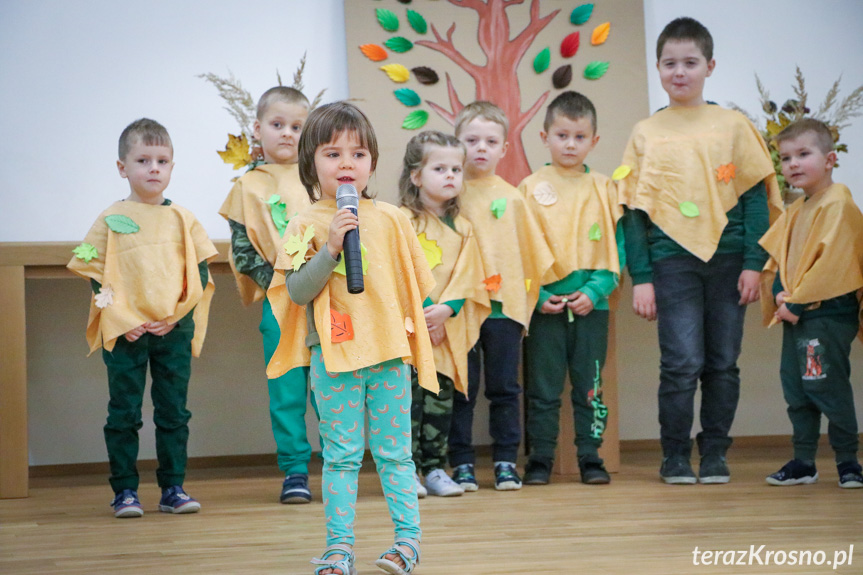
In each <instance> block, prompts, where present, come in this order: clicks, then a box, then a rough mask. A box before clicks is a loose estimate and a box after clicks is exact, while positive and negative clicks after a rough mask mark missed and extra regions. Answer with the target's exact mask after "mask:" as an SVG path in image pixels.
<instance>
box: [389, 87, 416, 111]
mask: <svg viewBox="0 0 863 575" xmlns="http://www.w3.org/2000/svg"><path fill="white" fill-rule="evenodd" d="M393 94H395V95H396V98H398V101H399V102H401V103H402V104H404V105H405V106H408V107H410V106H419V105H420V102H422V100H421V99H420V96H419V94H417V93H416V92H414V91H413V90H411V89H410V88H399V89H398V90H395V91H394V92H393Z"/></svg>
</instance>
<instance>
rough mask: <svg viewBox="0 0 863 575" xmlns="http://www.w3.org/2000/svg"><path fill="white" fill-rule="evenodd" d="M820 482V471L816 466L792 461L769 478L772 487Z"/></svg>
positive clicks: (797, 460) (796, 460) (768, 481)
mask: <svg viewBox="0 0 863 575" xmlns="http://www.w3.org/2000/svg"><path fill="white" fill-rule="evenodd" d="M816 481H818V470H817V469H815V466H814V465H809V464H807V463H803V462H802V461H800V460H799V459H792V460H791V461H789V462H788V463H786V464H785V465H783V466H782V469H780V470H779V471H777V472H776V473H772V474H770V475H768V476H767V483H769V484H770V485H782V486H786V485H809V484H812V483H815V482H816Z"/></svg>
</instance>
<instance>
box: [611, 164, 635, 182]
mask: <svg viewBox="0 0 863 575" xmlns="http://www.w3.org/2000/svg"><path fill="white" fill-rule="evenodd" d="M631 172H632V168H630V167H629V166H627V165H626V164H623V165H621V166H617V168H615V170H614V171H613V172H612V173H611V179H612V180H614V181H615V182H619V181H620V180H622V179H623V178H625V177H626V176H628V175H629V174H630V173H631Z"/></svg>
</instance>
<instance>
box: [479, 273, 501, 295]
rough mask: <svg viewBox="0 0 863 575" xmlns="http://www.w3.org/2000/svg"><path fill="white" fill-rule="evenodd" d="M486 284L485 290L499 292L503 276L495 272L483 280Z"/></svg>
mask: <svg viewBox="0 0 863 575" xmlns="http://www.w3.org/2000/svg"><path fill="white" fill-rule="evenodd" d="M482 283H484V284H485V290H486V291H490V292H492V293H497V292H498V291H499V290H500V284H501V278H500V274H494V275H493V276H489V277H487V278H485V279H484V280H482Z"/></svg>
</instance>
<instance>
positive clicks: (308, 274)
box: [285, 244, 342, 305]
mask: <svg viewBox="0 0 863 575" xmlns="http://www.w3.org/2000/svg"><path fill="white" fill-rule="evenodd" d="M341 258H342V256H341V254H339V257H338V259H333V257H332V256H331V255H330V251H329V250H328V249H327V245H326V244H324V245H323V246H322V247H321V250H320V251H319V252H318V253H317V254H315V256H314V257H313V258H312V259H310V260H309V261H307V262H306V263H305V264H303V265H302V266H300V269H298V270H297V271H293V270H287V273H286V274H285V284H286V285H287V287H288V295H289V296H291V301H293V302H294V303H295V304H297V305H306V304H308V303H309V302H311V301H312V300H313V299H315V297H317V295H318V294H319V293H321V290H322V289H324V286H325V285H326V284H327V282H328V281H329V279H330V274H331V273H333V270H334V269H336V266H337V265H338V264H339V261H340V260H341Z"/></svg>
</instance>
